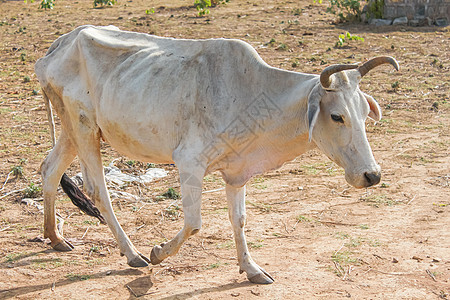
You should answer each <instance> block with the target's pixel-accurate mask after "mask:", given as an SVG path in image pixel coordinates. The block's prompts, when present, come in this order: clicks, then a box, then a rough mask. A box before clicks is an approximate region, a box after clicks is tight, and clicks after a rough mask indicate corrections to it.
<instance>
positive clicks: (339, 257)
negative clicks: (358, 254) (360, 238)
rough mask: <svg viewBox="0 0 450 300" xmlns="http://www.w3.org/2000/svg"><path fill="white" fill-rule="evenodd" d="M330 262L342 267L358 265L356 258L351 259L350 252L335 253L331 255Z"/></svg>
mask: <svg viewBox="0 0 450 300" xmlns="http://www.w3.org/2000/svg"><path fill="white" fill-rule="evenodd" d="M331 260H332V261H334V262H337V263H339V264H344V265H350V264H352V265H355V264H356V265H359V264H360V260H359V259H358V258H355V257H352V253H351V252H350V251H342V252H336V253H334V254H333V255H331Z"/></svg>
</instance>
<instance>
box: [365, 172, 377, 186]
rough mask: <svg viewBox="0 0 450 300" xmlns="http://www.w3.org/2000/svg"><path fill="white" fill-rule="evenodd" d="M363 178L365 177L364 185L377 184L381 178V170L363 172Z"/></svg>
mask: <svg viewBox="0 0 450 300" xmlns="http://www.w3.org/2000/svg"><path fill="white" fill-rule="evenodd" d="M364 178H365V179H366V185H365V187H369V186H372V185H375V184H378V183H379V182H380V180H381V172H380V171H374V172H365V173H364Z"/></svg>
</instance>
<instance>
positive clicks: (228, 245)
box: [216, 240, 234, 249]
mask: <svg viewBox="0 0 450 300" xmlns="http://www.w3.org/2000/svg"><path fill="white" fill-rule="evenodd" d="M216 247H217V248H218V249H231V248H234V241H233V240H228V241H226V242H224V243H220V244H217V246H216Z"/></svg>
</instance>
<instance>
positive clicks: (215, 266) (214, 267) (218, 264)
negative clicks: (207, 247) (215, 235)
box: [205, 263, 220, 270]
mask: <svg viewBox="0 0 450 300" xmlns="http://www.w3.org/2000/svg"><path fill="white" fill-rule="evenodd" d="M218 267H220V263H213V264H210V265H208V266H206V267H205V269H207V270H210V269H216V268H218Z"/></svg>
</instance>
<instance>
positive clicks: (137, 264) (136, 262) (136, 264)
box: [128, 254, 148, 268]
mask: <svg viewBox="0 0 450 300" xmlns="http://www.w3.org/2000/svg"><path fill="white" fill-rule="evenodd" d="M147 261H148V258H145V259H144V258H143V257H142V255H141V254H139V255H138V256H136V257H135V258H133V259H132V260H130V261H128V265H129V266H130V267H133V268H143V267H147V266H148V263H147Z"/></svg>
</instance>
